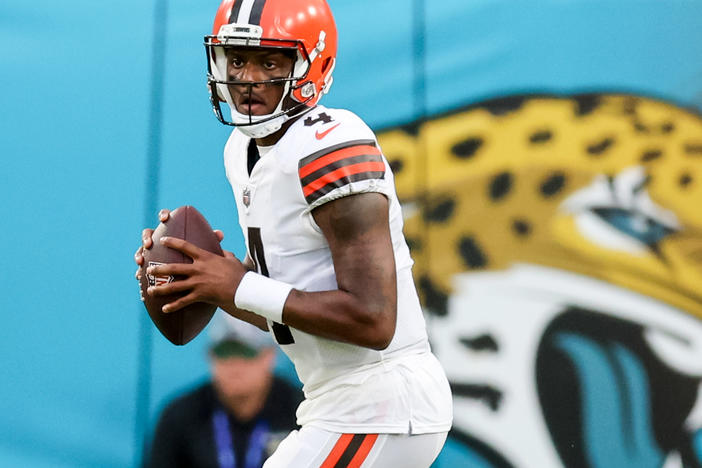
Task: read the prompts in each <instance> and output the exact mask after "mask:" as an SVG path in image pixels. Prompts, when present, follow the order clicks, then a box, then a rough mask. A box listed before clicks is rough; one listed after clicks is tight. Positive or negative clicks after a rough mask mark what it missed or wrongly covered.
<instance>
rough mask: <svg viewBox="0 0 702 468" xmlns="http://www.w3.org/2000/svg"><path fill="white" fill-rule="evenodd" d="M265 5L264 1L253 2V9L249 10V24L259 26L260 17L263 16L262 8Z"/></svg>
mask: <svg viewBox="0 0 702 468" xmlns="http://www.w3.org/2000/svg"><path fill="white" fill-rule="evenodd" d="M265 4H266V0H256V1H255V2H254V5H253V8H251V16H250V17H249V24H256V25H258V26H260V25H261V15H262V14H263V6H264V5H265Z"/></svg>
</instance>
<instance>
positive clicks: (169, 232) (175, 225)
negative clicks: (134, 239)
mask: <svg viewBox="0 0 702 468" xmlns="http://www.w3.org/2000/svg"><path fill="white" fill-rule="evenodd" d="M163 236H169V237H177V238H180V239H184V240H186V241H188V242H191V243H193V244H195V245H196V246H198V247H200V248H201V249H204V250H208V251H210V252H212V253H216V254H218V255H222V256H223V255H224V253H223V252H222V248H221V247H220V245H219V240H218V239H217V236H216V235H215V233H214V232H213V231H212V228H211V227H210V224H209V223H208V222H207V220H206V219H205V217H204V216H203V215H202V214H201V213H200V212H199V211H198V210H196V209H195V208H194V207H192V206H181V207H180V208H177V209H175V210H173V211H171V214H170V216H169V218H168V220H166V222H165V223H161V224H159V225H158V227H157V228H156V229H155V230H154V233H153V235H152V239H153V246H152V247H151V248H150V249H148V250H144V263H143V264H142V267H141V268H142V271H141V279H140V286H141V292H142V296H143V298H144V305H145V306H146V310H147V311H148V313H149V317H151V321H152V322H153V323H154V325H156V328H158V329H159V331H160V332H161V333H162V334H163V336H165V337H166V338H167V339H168V340H169V341H170V342H171V343H173V344H175V345H184V344H186V343H188V342H189V341H190V340H192V339H193V338H195V337H196V336H197V335H198V333H200V332H201V331H202V329H203V328H205V326H206V325H207V324H208V323H209V321H210V319H211V318H212V316H213V315H214V312H215V310H216V309H217V306H215V305H212V304H207V303H204V302H197V303H194V304H190V305H189V306H186V307H184V308H182V309H180V310H177V311H175V312H170V313H167V314H166V313H163V312H162V311H161V308H162V307H163V306H164V305H165V304H168V303H169V302H173V301H174V300H176V299H178V297H180V296H181V294H178V295H175V294H173V295H169V296H155V297H152V296H149V295H148V294H147V292H146V289H147V288H148V287H149V286H156V285H160V284H164V283H170V282H173V281H178V279H179V277H177V276H176V277H173V276H167V277H165V276H161V277H159V276H152V275H147V274H146V269H147V268H148V267H149V266H150V265H157V264H163V263H192V262H193V261H192V259H191V258H190V257H188V256H187V255H185V254H183V253H181V252H179V251H177V250H174V249H170V248H168V247H166V246H164V245H162V244H161V243H160V241H159V239H161V237H163ZM182 295H185V293H183V294H182Z"/></svg>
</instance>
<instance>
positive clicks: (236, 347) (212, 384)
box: [144, 312, 302, 468]
mask: <svg viewBox="0 0 702 468" xmlns="http://www.w3.org/2000/svg"><path fill="white" fill-rule="evenodd" d="M209 334H210V347H209V352H208V354H209V356H208V357H209V362H210V369H211V373H212V378H211V380H209V381H207V382H206V383H204V384H202V385H199V386H198V387H197V388H195V389H193V390H191V391H189V392H187V393H185V394H183V395H182V396H179V397H177V398H176V399H175V400H173V401H171V402H170V403H168V404H167V405H166V407H165V409H164V410H163V411H162V413H161V415H160V417H159V419H158V423H157V425H156V429H155V432H154V436H153V440H152V441H151V444H150V447H149V448H148V449H147V451H146V454H145V457H144V466H145V467H146V468H178V467H188V468H234V467H236V468H260V467H261V466H262V465H263V462H264V461H265V460H266V459H267V458H268V457H269V456H270V455H271V454H272V453H273V451H275V449H276V448H277V446H278V443H279V442H280V441H281V440H282V439H283V438H285V436H287V434H288V433H289V432H290V431H291V430H293V429H295V428H297V426H296V424H295V410H296V408H297V406H298V404H299V403H300V402H301V401H302V392H301V391H300V390H299V389H296V388H295V387H293V386H292V385H291V384H290V383H288V382H287V381H285V380H284V379H282V378H281V377H278V376H276V375H275V374H274V372H273V371H274V363H275V359H276V350H275V343H274V342H273V340H272V339H271V337H270V334H268V333H265V332H263V331H261V330H259V329H258V328H256V327H255V326H253V325H250V324H248V323H245V322H242V321H240V320H237V319H234V318H233V317H229V316H227V315H225V314H223V313H221V312H219V313H217V315H216V316H215V319H214V320H213V323H212V324H211V325H210V327H209Z"/></svg>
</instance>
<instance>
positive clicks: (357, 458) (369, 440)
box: [347, 434, 378, 468]
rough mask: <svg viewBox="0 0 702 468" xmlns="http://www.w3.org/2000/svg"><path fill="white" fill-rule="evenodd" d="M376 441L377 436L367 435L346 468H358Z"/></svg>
mask: <svg viewBox="0 0 702 468" xmlns="http://www.w3.org/2000/svg"><path fill="white" fill-rule="evenodd" d="M377 439H378V434H368V435H367V436H366V438H365V439H363V442H362V443H361V446H360V447H359V448H358V452H356V455H354V457H353V458H352V459H351V462H350V463H349V464H348V467H347V468H360V467H361V465H362V464H363V462H364V461H365V460H366V457H367V456H368V453H369V452H370V451H371V449H372V448H373V445H374V444H375V441H376V440H377Z"/></svg>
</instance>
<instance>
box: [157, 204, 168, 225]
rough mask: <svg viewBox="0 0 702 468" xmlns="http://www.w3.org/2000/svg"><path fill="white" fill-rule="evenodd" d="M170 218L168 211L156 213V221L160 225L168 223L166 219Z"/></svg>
mask: <svg viewBox="0 0 702 468" xmlns="http://www.w3.org/2000/svg"><path fill="white" fill-rule="evenodd" d="M170 216H171V212H170V210H167V209H165V208H164V209H162V210H161V211H159V212H158V220H159V221H161V222H162V223H165V222H166V221H168V218H169V217H170Z"/></svg>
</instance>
